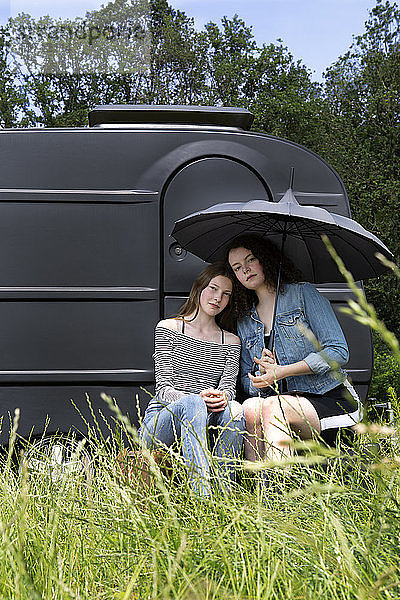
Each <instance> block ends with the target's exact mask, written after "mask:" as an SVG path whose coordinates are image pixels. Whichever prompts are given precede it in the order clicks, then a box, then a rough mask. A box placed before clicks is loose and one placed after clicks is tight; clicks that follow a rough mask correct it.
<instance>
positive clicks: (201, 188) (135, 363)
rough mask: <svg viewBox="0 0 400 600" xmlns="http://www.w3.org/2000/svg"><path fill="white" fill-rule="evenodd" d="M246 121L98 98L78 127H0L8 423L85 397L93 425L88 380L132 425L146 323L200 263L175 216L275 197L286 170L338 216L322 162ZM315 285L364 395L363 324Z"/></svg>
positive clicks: (2, 360) (48, 413) (37, 422)
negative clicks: (177, 233) (102, 102)
mask: <svg viewBox="0 0 400 600" xmlns="http://www.w3.org/2000/svg"><path fill="white" fill-rule="evenodd" d="M251 122H252V115H251V114H250V113H249V112H247V111H246V110H243V109H236V108H210V107H191V106H173V107H171V106H169V107H162V106H101V107H97V108H95V109H94V110H93V111H91V113H90V125H91V127H90V128H75V129H21V130H2V131H1V132H0V186H1V187H0V227H1V235H0V297H1V310H0V332H1V339H2V344H1V347H0V406H1V409H0V413H1V414H2V415H3V418H4V420H5V421H7V419H8V415H9V414H11V415H12V414H13V412H14V409H15V408H16V407H19V408H20V409H21V419H20V425H19V433H20V434H21V435H23V436H29V435H31V434H33V435H34V436H38V435H41V434H42V433H43V429H44V427H45V424H46V427H47V432H48V433H53V432H56V431H58V432H67V431H69V430H70V429H71V428H72V429H75V430H78V431H80V432H84V429H85V425H84V422H83V420H82V417H81V415H80V414H79V411H81V412H82V413H83V416H84V417H85V418H87V419H89V420H91V419H92V415H91V413H90V410H89V405H88V402H87V396H88V397H89V398H90V402H91V406H92V410H93V413H94V414H95V415H96V416H97V417H98V421H99V423H100V424H102V423H103V420H102V418H101V417H100V414H99V411H101V412H102V413H103V414H104V415H106V416H107V412H108V409H107V406H106V405H105V404H104V402H103V401H102V400H101V398H100V394H101V392H106V393H107V394H109V395H111V396H112V397H115V398H116V399H117V402H118V404H119V406H120V408H121V410H122V412H123V413H125V414H128V415H129V417H130V418H131V420H132V421H133V422H134V423H136V422H137V404H138V405H140V408H141V410H142V411H144V409H145V406H146V404H147V401H148V395H147V393H146V392H145V391H143V389H142V388H144V389H147V390H148V391H150V392H151V390H152V389H153V379H154V372H153V360H152V352H153V329H154V325H155V323H156V322H157V321H158V320H159V319H160V318H162V317H164V316H168V315H171V314H174V313H175V312H176V310H177V308H178V307H179V305H180V304H181V303H182V302H183V300H184V298H185V297H186V294H187V293H188V290H189V288H190V284H191V282H192V280H193V278H194V276H195V275H197V273H198V272H199V271H200V269H201V268H202V267H203V263H202V261H200V260H199V259H197V258H195V257H194V256H193V255H190V254H188V253H186V252H185V251H184V250H183V249H182V248H180V247H179V245H177V244H176V243H174V241H173V239H172V238H171V237H170V232H171V230H172V228H173V225H174V222H175V221H176V220H177V219H180V218H181V217H183V216H185V215H188V214H190V213H192V212H195V211H198V210H201V209H203V208H206V207H208V206H211V205H213V204H217V203H220V202H227V201H229V202H243V201H247V200H249V199H251V198H265V199H267V200H270V201H275V202H276V201H278V200H280V199H281V198H282V196H283V194H284V193H285V191H286V190H287V187H288V181H289V174H290V168H291V167H294V168H295V172H296V179H295V194H296V198H297V199H298V200H299V202H300V203H302V204H313V205H317V206H321V207H324V208H326V209H328V210H329V211H332V212H335V213H339V214H341V215H345V216H350V208H349V202H348V199H347V195H346V190H345V188H344V185H343V183H342V181H341V179H340V177H339V176H338V175H337V173H335V171H334V170H333V169H332V167H330V165H328V164H327V163H326V162H325V161H324V160H323V159H322V158H320V157H319V156H317V155H316V154H314V153H313V152H311V151H309V150H307V149H306V148H303V147H302V146H299V145H298V144H294V143H293V142H290V141H287V140H282V139H279V138H276V137H273V136H268V135H264V134H260V133H256V132H250V131H248V129H249V127H250V125H251ZM318 289H319V290H320V291H321V292H322V293H323V294H324V295H325V296H326V297H327V298H329V300H330V301H331V303H332V305H333V307H334V309H335V311H336V313H337V315H338V318H339V321H340V322H341V325H342V327H343V330H344V332H345V334H346V337H347V340H348V343H349V347H350V355H351V358H350V363H349V365H348V371H349V374H350V377H351V379H352V380H353V382H354V384H355V386H356V388H357V390H358V392H359V393H360V395H361V397H362V398H363V399H365V397H366V395H367V390H368V384H369V381H370V379H371V371H372V343H371V335H370V331H369V330H368V329H367V328H366V327H364V326H362V325H360V324H359V323H357V322H356V321H353V320H352V319H351V318H350V317H348V316H344V315H343V314H341V313H340V312H339V308H340V307H341V306H343V304H345V303H346V300H347V299H348V298H349V296H350V293H349V290H348V289H347V288H346V286H345V285H344V284H343V285H338V284H335V285H329V284H325V285H322V286H319V288H318ZM74 405H75V406H74ZM77 408H78V409H79V411H78V410H77ZM101 426H103V425H101ZM7 437H8V427H7V426H5V424H4V423H3V428H2V438H1V441H2V442H3V443H4V442H5V441H6V440H7Z"/></svg>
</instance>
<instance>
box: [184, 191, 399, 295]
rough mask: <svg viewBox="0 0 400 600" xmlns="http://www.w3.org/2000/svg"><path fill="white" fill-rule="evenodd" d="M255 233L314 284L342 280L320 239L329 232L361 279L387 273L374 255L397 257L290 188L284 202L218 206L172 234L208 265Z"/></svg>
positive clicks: (353, 224) (363, 231) (369, 235)
mask: <svg viewBox="0 0 400 600" xmlns="http://www.w3.org/2000/svg"><path fill="white" fill-rule="evenodd" d="M242 234H256V235H259V236H261V237H263V238H265V239H268V240H270V241H272V242H275V243H276V245H277V246H278V247H282V238H283V239H284V252H285V255H286V256H287V257H288V258H289V259H290V260H291V261H292V262H293V263H294V264H295V265H296V266H297V267H298V268H299V269H300V270H301V272H302V273H303V276H304V279H305V280H306V281H310V282H313V283H334V282H343V277H342V275H341V273H340V271H339V269H338V267H337V265H336V263H335V262H334V261H333V259H332V258H331V256H330V254H329V253H328V251H327V249H326V246H325V244H324V242H323V240H322V238H321V236H322V234H326V235H327V236H328V237H329V239H330V241H331V243H332V245H333V247H334V248H335V250H336V252H337V253H338V255H339V256H340V258H341V259H342V260H343V262H344V264H345V266H346V268H347V269H348V270H349V271H350V272H351V273H352V275H353V277H354V278H355V279H356V280H360V279H369V278H371V277H377V276H379V275H381V274H382V273H384V272H385V271H386V270H387V267H385V266H384V265H383V264H382V263H381V261H380V260H379V259H378V258H377V257H376V256H375V255H376V253H377V252H380V253H381V254H383V255H384V256H385V257H386V258H388V259H389V260H392V258H393V255H392V253H391V252H390V250H388V248H386V246H385V245H384V244H383V243H382V242H381V241H380V240H379V239H378V238H377V237H376V236H375V235H373V234H372V233H370V232H369V231H367V230H366V229H364V228H363V227H362V226H361V225H359V224H358V223H357V222H356V221H354V220H353V219H349V218H348V217H343V216H341V215H337V214H334V213H330V212H328V211H327V210H325V209H323V208H319V207H317V206H310V205H307V206H302V205H300V204H299V203H298V202H297V200H296V198H295V196H294V193H293V191H292V189H291V188H289V189H288V191H287V192H286V194H285V195H284V196H283V198H282V200H280V202H267V201H266V200H251V201H249V202H234V203H224V204H216V205H214V206H211V207H210V208H207V209H206V210H202V211H200V212H197V213H194V214H192V215H189V216H187V217H185V218H183V219H180V220H179V221H177V222H176V223H175V226H174V229H173V231H172V236H173V237H174V238H175V239H176V241H177V242H178V243H179V244H180V245H181V246H183V247H184V248H185V249H186V250H188V251H189V252H192V254H195V255H196V256H198V257H199V258H202V259H203V260H205V261H206V262H214V261H216V260H221V259H223V258H224V256H225V253H226V249H227V247H228V245H229V243H230V242H231V241H232V240H233V239H234V238H236V237H237V236H239V235H242Z"/></svg>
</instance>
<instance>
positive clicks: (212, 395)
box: [200, 388, 228, 412]
mask: <svg viewBox="0 0 400 600" xmlns="http://www.w3.org/2000/svg"><path fill="white" fill-rule="evenodd" d="M200 396H201V397H202V398H203V400H204V402H205V404H206V406H207V410H208V412H220V411H221V410H224V408H225V406H226V405H227V404H228V399H227V397H226V393H225V392H221V391H220V390H216V389H214V388H208V389H206V390H203V391H202V392H200Z"/></svg>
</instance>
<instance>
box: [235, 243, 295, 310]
mask: <svg viewBox="0 0 400 600" xmlns="http://www.w3.org/2000/svg"><path fill="white" fill-rule="evenodd" d="M236 248H246V250H250V252H251V253H252V254H253V255H254V256H255V257H256V258H257V259H258V260H259V262H260V264H261V266H262V269H263V273H264V277H265V282H266V284H267V285H268V286H269V287H271V288H272V289H275V288H276V286H277V283H278V272H279V264H280V260H281V251H280V250H279V248H278V247H277V246H276V245H275V244H274V243H273V242H271V241H270V240H266V239H264V238H262V237H260V236H258V235H253V234H244V235H240V236H238V237H236V238H235V239H234V240H232V241H231V242H230V244H229V245H228V247H227V250H226V255H225V263H226V265H227V267H228V268H229V270H230V273H231V275H233V276H234V282H233V292H234V293H233V296H234V298H233V302H232V305H233V313H234V316H235V318H236V319H237V320H239V319H241V318H242V317H244V316H245V315H247V314H248V313H249V312H250V309H251V307H252V306H253V305H254V304H257V302H258V298H257V295H256V293H255V292H254V291H253V290H248V289H246V288H245V287H244V286H243V285H242V284H241V283H239V281H238V279H237V277H236V275H235V274H234V272H233V270H232V267H231V266H230V264H229V260H228V257H229V252H230V251H231V250H235V249H236ZM302 279H303V275H302V273H301V271H300V269H298V268H297V267H296V266H295V265H294V264H293V263H292V261H291V260H290V259H289V258H287V257H286V256H285V255H283V258H282V271H281V283H280V286H279V291H280V292H282V291H283V288H284V285H285V283H297V282H299V281H302Z"/></svg>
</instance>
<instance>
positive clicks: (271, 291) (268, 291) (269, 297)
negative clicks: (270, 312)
mask: <svg viewBox="0 0 400 600" xmlns="http://www.w3.org/2000/svg"><path fill="white" fill-rule="evenodd" d="M255 292H256V294H257V298H258V304H257V306H260V307H262V306H269V305H271V304H273V303H274V301H275V296H276V290H275V288H270V287H269V286H267V285H265V284H264V285H262V286H260V287H259V288H258V289H257V290H255Z"/></svg>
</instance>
